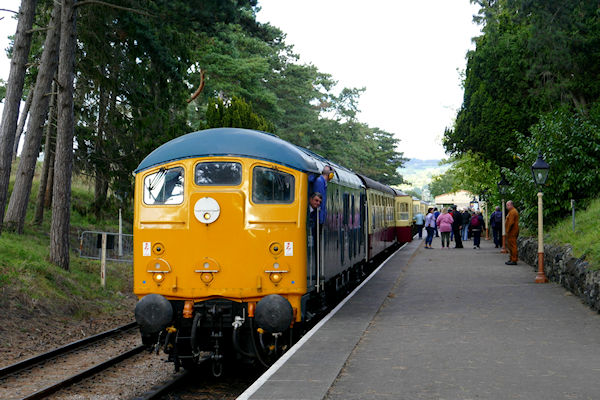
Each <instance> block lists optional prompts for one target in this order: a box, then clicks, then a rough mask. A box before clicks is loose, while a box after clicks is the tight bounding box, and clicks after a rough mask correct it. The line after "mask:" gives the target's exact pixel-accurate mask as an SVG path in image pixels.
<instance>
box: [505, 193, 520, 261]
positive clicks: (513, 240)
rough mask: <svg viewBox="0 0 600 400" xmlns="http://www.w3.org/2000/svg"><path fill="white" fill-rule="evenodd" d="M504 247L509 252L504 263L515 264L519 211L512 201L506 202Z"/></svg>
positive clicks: (516, 259)
mask: <svg viewBox="0 0 600 400" xmlns="http://www.w3.org/2000/svg"><path fill="white" fill-rule="evenodd" d="M506 209H507V210H508V215H506V226H505V227H506V247H507V248H508V252H509V253H510V260H509V261H507V262H505V264H506V265H517V261H519V253H518V250H517V236H519V212H518V211H517V209H516V208H515V206H514V205H513V202H512V201H510V200H509V201H507V202H506Z"/></svg>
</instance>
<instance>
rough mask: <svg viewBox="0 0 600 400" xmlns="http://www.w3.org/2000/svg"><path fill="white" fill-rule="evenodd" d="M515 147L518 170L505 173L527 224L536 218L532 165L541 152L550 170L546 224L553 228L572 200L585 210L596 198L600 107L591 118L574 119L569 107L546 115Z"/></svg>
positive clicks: (545, 201)
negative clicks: (551, 225)
mask: <svg viewBox="0 0 600 400" xmlns="http://www.w3.org/2000/svg"><path fill="white" fill-rule="evenodd" d="M517 139H518V140H517V143H516V146H515V148H513V149H509V152H510V153H512V154H513V155H514V157H515V159H517V160H518V163H517V166H516V168H515V169H514V171H510V170H508V169H505V170H504V172H505V174H506V177H507V179H508V181H509V182H510V184H511V185H510V197H511V198H512V199H513V200H514V201H515V202H516V204H517V205H518V206H519V208H520V212H521V216H522V219H523V221H524V222H525V224H534V223H535V221H536V218H537V195H536V194H537V192H538V190H537V188H536V187H535V184H534V182H533V176H532V174H531V165H532V164H533V163H534V162H535V160H536V159H537V155H538V151H540V150H541V151H542V154H543V156H544V159H545V160H546V162H547V163H548V164H549V165H550V173H549V175H548V181H547V182H546V186H545V187H544V188H543V191H544V197H543V201H544V220H545V221H546V223H549V224H552V223H555V222H557V221H558V220H560V219H561V218H562V217H564V216H565V215H566V214H568V213H569V209H570V200H571V199H576V200H578V204H579V205H580V206H582V205H583V206H584V205H586V204H587V200H586V199H589V198H592V197H595V196H596V195H597V193H598V187H600V175H598V173H597V170H598V169H599V168H600V106H595V107H594V108H593V109H592V110H591V111H590V113H589V114H588V115H585V114H582V113H575V114H573V113H572V112H570V111H569V110H568V109H567V108H566V107H563V108H561V109H559V110H557V111H554V112H551V113H548V114H545V115H543V116H542V117H541V118H540V122H539V123H538V124H536V125H534V126H533V127H532V128H531V135H530V136H525V135H522V134H519V135H518V136H517Z"/></svg>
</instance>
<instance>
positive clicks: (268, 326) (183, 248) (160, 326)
mask: <svg viewBox="0 0 600 400" xmlns="http://www.w3.org/2000/svg"><path fill="white" fill-rule="evenodd" d="M325 166H330V167H331V168H332V169H333V171H334V173H333V175H334V176H333V178H332V179H331V180H330V181H329V182H328V183H327V188H326V193H322V195H323V196H325V199H324V200H325V202H324V203H325V204H326V206H325V208H324V219H323V221H320V219H319V218H317V221H313V220H312V219H311V218H310V215H309V196H310V195H311V193H312V192H313V191H314V183H313V182H314V180H315V178H316V177H318V176H319V175H320V174H321V172H322V171H323V169H324V168H325ZM135 195H136V196H135V208H134V214H135V216H134V267H133V268H134V285H133V286H134V292H135V294H136V295H137V296H138V298H139V301H138V303H137V305H136V308H135V318H136V320H137V322H138V325H139V328H140V333H141V335H142V339H143V342H144V344H146V345H148V346H154V347H156V349H157V350H158V349H159V348H162V349H164V351H165V352H166V353H168V354H169V360H170V361H173V362H174V363H175V368H176V369H179V367H180V366H183V367H185V368H194V367H195V366H196V365H197V364H198V363H200V361H201V360H203V359H206V358H207V357H210V358H212V360H213V374H215V375H219V374H220V373H221V370H222V365H223V364H222V362H223V360H224V358H227V357H229V358H230V359H234V360H236V359H237V360H245V361H249V362H255V363H259V364H262V365H264V366H268V365H270V364H271V363H272V362H273V361H274V360H275V359H277V358H278V357H279V356H280V355H281V354H282V353H283V352H285V350H286V349H287V348H288V347H289V346H290V345H291V344H292V343H293V342H294V341H295V339H297V337H298V336H299V335H300V334H301V332H302V330H303V329H305V328H306V327H307V325H308V324H310V323H311V321H313V319H314V318H315V316H318V315H319V314H321V313H322V312H324V310H326V308H327V306H328V305H329V304H330V303H331V302H332V301H334V300H336V299H337V298H339V297H340V296H342V295H343V294H345V293H347V292H348V291H349V289H350V288H351V287H352V286H353V285H355V284H356V283H357V282H358V281H359V280H361V279H362V277H363V276H364V275H365V274H366V273H367V272H368V269H369V266H370V265H371V264H372V262H373V260H374V259H375V258H377V257H378V256H381V255H382V253H385V252H386V251H388V250H389V249H390V248H392V247H394V246H397V244H398V242H399V239H402V240H403V241H408V240H410V238H411V237H409V236H410V235H408V234H406V232H404V231H405V230H406V229H403V230H402V232H404V233H402V234H400V233H398V232H400V231H399V230H398V228H399V227H397V226H396V225H397V224H398V223H399V222H398V221H402V223H405V222H407V221H408V224H409V225H410V220H411V219H412V217H411V215H412V213H410V212H408V211H409V210H410V209H411V208H412V198H410V196H406V195H404V194H400V192H397V191H395V190H394V189H392V188H390V187H388V186H386V185H383V184H381V183H379V182H376V181H374V180H372V179H370V178H368V177H366V176H362V175H358V174H356V173H354V172H352V171H350V170H348V169H346V168H344V167H342V166H340V165H336V164H335V163H333V162H331V161H329V160H327V159H324V158H323V157H320V156H318V155H316V154H314V153H312V152H310V151H309V150H306V149H303V148H301V147H298V146H295V145H293V144H291V143H288V142H286V141H284V140H282V139H280V138H278V137H277V136H275V135H272V134H268V133H264V132H258V131H252V130H246V129H238V128H219V129H209V130H205V131H199V132H193V133H189V134H187V135H183V136H181V137H178V138H176V139H174V140H171V141H170V142H168V143H166V144H164V145H162V146H160V147H158V148H157V149H156V150H154V151H153V152H152V153H150V154H149V155H148V156H147V157H146V158H145V159H144V160H143V161H142V162H141V163H140V165H139V166H138V168H137V169H136V171H135ZM396 210H401V213H400V214H398V213H397V211H396ZM314 224H316V225H317V226H314Z"/></svg>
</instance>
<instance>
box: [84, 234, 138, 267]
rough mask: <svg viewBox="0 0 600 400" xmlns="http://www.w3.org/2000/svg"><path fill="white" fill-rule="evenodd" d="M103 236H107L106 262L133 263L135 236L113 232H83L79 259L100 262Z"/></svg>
mask: <svg viewBox="0 0 600 400" xmlns="http://www.w3.org/2000/svg"><path fill="white" fill-rule="evenodd" d="M102 234H106V260H108V261H117V262H128V263H133V235H128V234H124V233H122V234H118V233H113V232H95V231H84V232H81V237H80V238H79V257H82V258H90V259H92V260H100V259H101V257H102Z"/></svg>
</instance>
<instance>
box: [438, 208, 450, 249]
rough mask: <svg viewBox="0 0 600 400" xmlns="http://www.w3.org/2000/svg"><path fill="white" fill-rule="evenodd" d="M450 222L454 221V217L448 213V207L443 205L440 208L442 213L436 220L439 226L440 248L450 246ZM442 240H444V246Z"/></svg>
mask: <svg viewBox="0 0 600 400" xmlns="http://www.w3.org/2000/svg"><path fill="white" fill-rule="evenodd" d="M452 222H454V218H452V215H450V214H448V208H446V207H444V208H443V209H442V213H441V214H440V216H439V217H438V218H437V220H436V223H437V226H438V227H439V228H440V233H441V234H442V248H444V247H448V248H450V232H452ZM444 241H445V242H446V245H445V246H444Z"/></svg>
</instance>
